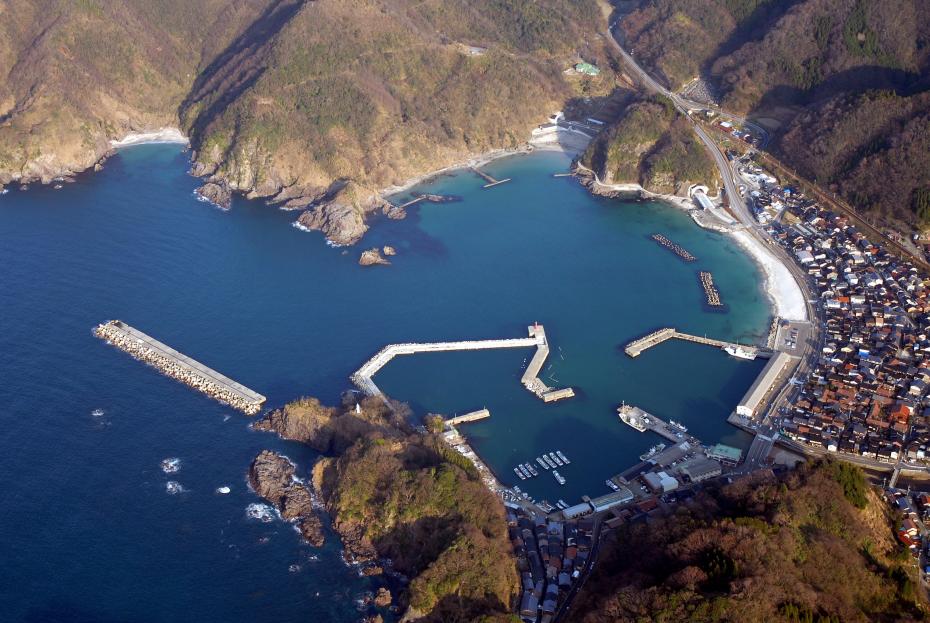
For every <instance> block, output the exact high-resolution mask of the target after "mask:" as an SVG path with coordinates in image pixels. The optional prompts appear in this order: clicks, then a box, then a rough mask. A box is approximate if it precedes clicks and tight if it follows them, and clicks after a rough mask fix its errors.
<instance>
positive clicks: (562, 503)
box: [556, 499, 568, 511]
mask: <svg viewBox="0 0 930 623" xmlns="http://www.w3.org/2000/svg"><path fill="white" fill-rule="evenodd" d="M556 504H557V505H558V507H559V508H561V509H562V510H563V511H564V510H565V509H566V508H568V502H566V501H565V500H562V499H560V500H559V501H558V502H556Z"/></svg>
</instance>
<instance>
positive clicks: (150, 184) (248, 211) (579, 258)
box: [0, 145, 771, 622]
mask: <svg viewBox="0 0 930 623" xmlns="http://www.w3.org/2000/svg"><path fill="white" fill-rule="evenodd" d="M568 165H569V158H568V157H567V156H565V155H564V154H561V153H557V152H541V153H536V154H533V155H529V156H516V157H512V158H506V159H501V160H497V161H495V162H493V163H491V164H490V165H488V166H487V167H486V170H487V171H488V172H490V173H491V174H492V175H494V176H496V177H499V178H502V177H511V178H513V181H511V182H509V183H506V184H502V185H500V186H496V187H494V188H490V189H482V185H483V184H484V182H483V180H481V179H480V178H478V177H477V176H476V175H474V174H473V173H470V172H467V171H463V172H460V173H456V174H454V175H447V176H443V177H440V178H437V179H435V180H433V181H431V182H429V183H427V184H425V185H424V186H423V187H421V188H420V189H418V190H423V189H427V190H429V191H431V192H437V193H442V194H454V195H458V196H460V197H461V198H462V201H460V202H455V203H445V204H420V205H419V206H418V207H416V208H413V209H411V210H410V213H409V216H408V218H407V219H405V220H402V221H390V220H387V219H380V220H375V221H374V222H373V223H372V229H371V231H370V232H369V233H368V234H367V235H366V237H365V239H364V240H363V241H362V242H361V243H360V244H359V245H357V246H356V247H352V248H348V249H345V248H332V247H330V246H327V245H326V244H325V243H324V239H323V237H322V235H320V234H318V233H307V232H303V231H300V230H298V229H296V228H293V227H291V226H290V224H291V222H292V221H294V220H295V218H296V216H297V214H296V213H293V212H285V211H281V210H277V209H273V208H269V207H267V206H265V205H264V204H263V203H261V202H258V201H248V200H244V199H242V198H236V199H235V200H234V203H233V207H232V210H230V211H229V212H224V211H221V210H218V209H216V208H214V207H212V206H210V205H209V204H205V203H202V202H199V201H197V200H196V198H195V197H194V195H193V190H194V188H196V187H197V185H198V182H197V180H196V179H193V178H191V177H190V176H189V175H187V173H186V171H187V169H188V167H189V163H188V154H187V153H185V152H184V151H182V149H181V148H180V147H179V146H177V145H143V146H138V147H133V148H129V149H125V150H122V151H120V152H119V153H118V154H117V155H116V156H115V157H113V158H111V159H110V160H109V161H108V162H107V163H106V166H105V168H104V169H103V171H101V172H99V173H96V174H92V175H84V176H80V178H79V179H78V181H77V182H76V183H74V184H67V185H65V186H64V188H62V189H61V190H54V189H52V188H49V187H43V188H38V187H36V188H31V189H30V190H28V191H25V192H20V191H16V190H14V191H12V192H10V193H9V194H6V195H4V196H2V197H0V309H2V313H0V328H2V330H0V404H2V405H3V407H4V408H3V410H2V412H0V418H2V422H3V427H4V430H5V434H4V435H3V437H2V439H0V467H2V472H3V473H4V474H5V475H6V482H5V484H4V486H3V488H2V489H0V499H2V504H3V509H4V510H3V512H2V513H0V532H2V534H3V535H4V540H3V543H2V545H0V558H2V560H3V561H4V572H5V573H4V576H5V577H6V579H7V581H6V582H3V583H0V603H2V604H4V612H5V615H4V618H5V620H9V621H30V622H31V621H36V622H38V621H49V620H55V621H69V622H78V621H103V622H108V621H141V622H145V621H189V620H198V621H232V622H235V621H254V620H276V621H282V622H283V621H306V620H317V621H347V622H348V621H355V620H357V619H358V618H359V617H360V616H361V615H360V613H359V611H358V610H357V608H356V600H357V599H359V598H360V597H361V596H363V595H364V593H365V592H366V591H370V590H372V589H373V587H374V585H373V584H372V583H371V582H372V581H371V580H369V579H368V578H362V577H359V575H358V573H357V572H356V571H355V570H354V569H353V568H350V567H347V566H346V565H345V564H344V563H343V562H342V560H341V557H340V550H339V544H338V540H337V539H336V537H335V536H334V535H332V534H328V541H327V545H326V546H324V548H322V549H321V550H315V549H314V548H311V547H309V546H307V545H305V544H302V543H301V541H300V539H299V536H298V534H297V533H296V531H294V530H293V528H292V527H291V526H290V525H288V524H286V523H283V522H281V521H280V520H277V519H276V520H274V521H272V522H270V523H263V522H261V521H258V520H256V519H252V518H249V517H248V516H247V514H246V508H247V507H248V506H249V505H250V504H254V503H257V502H260V500H259V499H258V498H257V497H256V496H255V495H254V493H252V492H251V491H249V489H248V487H247V484H246V479H245V476H246V471H247V469H248V465H249V463H250V461H251V459H252V458H254V456H255V455H256V454H257V453H258V452H259V451H260V450H261V449H264V448H271V449H275V450H278V451H281V452H283V453H285V454H286V455H288V456H289V457H291V458H292V459H293V460H294V461H295V462H296V463H297V464H298V466H299V468H300V470H301V473H302V474H306V473H307V471H308V470H309V468H310V466H311V465H312V462H313V461H314V459H315V457H316V454H315V453H314V452H313V451H312V450H309V449H308V448H305V447H302V446H300V445H299V444H294V443H289V442H284V441H280V440H278V439H277V438H275V437H274V436H272V435H268V434H263V433H256V432H253V431H251V430H250V429H249V428H248V424H249V419H248V418H247V417H245V416H243V415H241V414H240V413H238V412H236V411H233V410H232V409H230V408H228V407H225V406H223V405H221V404H219V403H216V402H214V401H212V400H210V399H208V398H206V397H205V396H202V395H201V394H199V393H196V392H194V391H192V390H191V389H189V388H187V387H185V386H183V385H181V384H179V383H177V382H175V381H173V380H171V379H169V378H166V377H164V376H162V375H160V374H158V373H157V372H156V371H155V370H154V369H152V368H150V367H147V366H145V365H143V364H141V363H139V362H137V361H135V360H133V359H131V358H130V357H129V356H128V355H126V354H124V353H122V352H120V351H118V350H116V349H115V348H113V347H110V346H108V345H106V344H105V343H104V342H102V341H100V340H98V339H96V338H95V337H93V335H92V334H91V329H92V328H93V326H94V325H96V324H98V323H100V322H102V321H105V320H108V319H112V318H119V319H122V320H124V321H126V322H128V323H130V324H132V325H133V326H135V327H137V328H139V329H140V330H142V331H145V332H146V333H149V334H150V335H152V336H154V337H156V338H158V339H159V340H161V341H163V342H165V343H167V344H168V345H170V346H172V347H174V348H177V349H178V350H180V351H182V352H184V353H185V354H187V355H189V356H191V357H193V358H195V359H198V360H200V361H202V362H204V363H205V364H207V365H209V366H211V367H213V368H215V369H217V370H219V371H220V372H222V373H223V374H226V375H227V376H230V377H231V378H233V379H235V380H237V381H239V382H241V383H243V384H245V385H247V386H248V387H250V388H252V389H254V390H256V391H258V392H260V393H262V394H265V395H266V396H268V406H269V407H275V406H279V405H281V404H283V403H285V402H287V401H288V400H291V399H293V398H295V397H298V396H304V395H312V396H317V397H319V398H320V399H321V400H323V401H324V402H329V403H334V402H336V401H337V400H338V399H339V396H340V394H341V393H342V392H343V391H345V390H347V389H350V383H349V380H348V377H349V375H350V374H351V373H352V372H353V371H354V370H355V369H356V368H358V366H359V365H361V364H362V363H363V362H364V361H365V360H366V359H367V358H368V357H370V356H371V355H372V354H374V353H375V352H376V351H377V350H379V349H380V348H381V347H382V346H384V345H385V344H388V343H393V342H404V341H449V340H463V339H485V338H497V337H524V336H525V335H526V327H527V325H529V324H532V323H533V322H539V323H541V324H543V325H545V327H546V332H547V334H548V337H549V342H550V345H551V349H552V352H551V354H550V358H549V361H548V362H547V364H546V367H545V368H544V371H543V373H542V375H541V376H542V378H543V380H544V381H545V382H547V383H549V384H550V385H553V386H556V387H562V386H571V387H573V388H575V391H576V394H577V395H576V397H575V398H573V399H570V400H567V401H564V402H560V403H555V404H543V403H542V401H540V400H539V399H537V398H536V397H535V396H533V395H532V394H530V393H529V392H527V391H526V390H525V389H524V388H523V387H522V386H521V385H520V383H519V379H520V376H521V374H522V370H523V366H524V365H525V364H524V361H525V360H527V359H528V358H529V357H531V356H532V351H531V350H529V349H527V350H519V349H518V350H509V351H489V352H478V353H440V354H429V355H414V356H405V357H399V358H396V359H395V360H394V361H392V362H391V363H390V364H389V365H388V366H387V367H386V368H385V369H384V370H382V371H381V372H380V373H379V374H378V375H377V377H376V378H375V380H376V382H377V383H378V384H379V386H380V387H381V388H382V389H383V390H385V391H386V392H387V393H388V394H390V395H391V396H392V397H394V398H397V399H399V400H404V401H407V402H409V403H410V404H411V405H412V406H413V407H414V410H415V412H416V413H417V414H418V415H423V414H425V413H428V412H435V413H442V414H445V415H453V414H455V413H463V412H466V411H471V410H474V409H479V408H482V407H487V408H488V409H489V410H490V412H491V418H490V419H488V420H484V421H482V422H477V423H473V424H466V425H463V426H462V427H461V431H462V432H463V433H464V434H465V435H466V436H467V437H468V438H469V439H470V440H471V441H472V443H473V445H474V447H475V448H476V450H477V451H478V452H479V453H480V454H481V455H482V457H483V458H484V459H485V460H486V461H487V462H488V464H489V465H490V466H491V468H492V469H493V470H494V471H495V472H496V473H497V475H498V476H499V478H500V479H501V480H502V481H504V482H506V483H508V484H519V485H520V486H521V488H523V489H524V490H526V491H528V492H529V493H530V494H531V495H533V496H535V497H538V498H542V497H545V498H548V499H550V500H552V501H555V499H558V498H562V499H565V500H566V501H568V502H573V501H577V500H578V499H580V497H581V496H582V495H591V496H596V495H601V494H603V493H607V492H608V491H609V490H608V489H607V487H606V485H605V484H604V480H605V479H606V478H607V477H608V476H611V475H613V474H616V473H618V472H620V471H622V470H623V469H625V468H626V467H628V466H630V465H632V464H633V463H635V462H636V461H637V457H638V455H639V454H640V453H642V452H644V451H646V450H647V449H648V448H649V447H650V446H652V445H654V444H655V443H658V442H659V441H661V440H660V439H659V438H657V437H655V436H653V435H652V434H651V433H638V432H636V431H635V430H633V429H631V428H629V427H627V426H625V425H623V424H622V423H620V422H619V420H618V418H617V415H616V412H615V409H616V407H617V405H619V404H620V403H621V402H622V401H625V402H627V403H631V404H636V405H638V406H641V407H642V408H644V409H646V410H648V411H651V412H653V413H655V414H656V415H658V416H660V417H664V418H667V419H674V420H677V421H681V422H683V423H684V424H686V425H687V426H688V427H689V429H690V431H691V432H692V433H694V434H696V435H697V436H698V437H700V438H701V439H703V440H704V441H707V442H715V441H723V442H726V443H730V444H734V445H738V446H745V445H746V443H747V438H746V436H745V435H744V434H743V433H740V432H739V431H737V430H736V429H734V428H733V427H731V426H729V425H728V424H727V423H726V421H725V420H726V417H727V415H728V414H729V412H730V411H732V409H733V408H734V406H735V405H736V403H737V401H738V400H739V398H740V397H741V396H742V394H743V393H744V392H745V391H746V389H747V388H748V387H749V385H750V384H751V383H752V381H753V379H754V378H755V376H756V375H757V374H758V372H759V370H760V369H761V366H762V362H758V361H757V362H746V361H740V360H736V359H734V358H731V357H729V356H727V355H726V354H724V353H723V352H721V351H719V350H716V349H713V348H710V347H707V346H700V345H694V344H686V343H666V344H664V345H662V346H660V347H658V348H655V349H653V350H651V351H649V352H647V353H645V354H643V355H642V356H640V357H638V358H636V359H630V358H628V357H627V356H626V355H625V354H624V353H623V351H622V347H623V345H624V344H625V343H626V342H627V341H629V340H630V339H633V338H635V337H638V336H640V335H642V334H644V333H647V332H649V331H651V330H653V329H655V328H658V327H661V326H675V327H677V328H679V329H681V330H683V331H686V332H689V333H694V334H698V335H704V334H706V335H708V336H710V337H717V338H723V339H729V340H734V341H736V340H739V341H744V342H746V341H755V340H758V339H760V338H761V337H763V336H764V335H765V334H766V333H767V331H768V327H769V322H770V317H771V310H770V306H769V303H768V301H767V300H766V298H765V295H764V293H763V292H762V290H761V288H760V285H759V284H760V282H761V278H760V275H759V273H758V270H757V268H756V266H755V265H754V264H753V262H752V260H751V259H750V258H749V257H747V256H746V255H744V254H743V252H742V251H741V250H740V249H739V247H738V246H737V245H736V244H735V243H734V242H732V241H731V240H729V239H728V238H727V237H725V236H722V235H720V234H717V233H713V232H708V231H704V230H701V229H699V228H698V227H697V226H695V225H694V224H693V223H692V222H691V220H690V218H689V217H688V215H687V214H686V213H684V212H683V211H681V210H679V209H676V208H673V207H670V206H667V205H664V204H661V203H656V202H622V201H618V200H608V199H602V198H596V197H592V196H590V195H589V194H588V193H587V192H586V191H585V190H584V189H583V188H582V187H581V186H580V185H579V184H578V183H577V182H576V181H574V180H573V179H571V178H565V177H559V178H555V177H552V174H553V173H555V172H563V171H565V170H567V167H568ZM654 232H661V233H663V234H665V235H666V236H668V237H669V238H671V239H672V240H674V241H675V242H678V243H679V244H681V245H682V246H684V247H685V248H687V249H688V250H689V251H690V252H691V253H693V254H694V255H695V256H697V257H698V261H697V262H694V263H690V264H689V263H685V262H683V261H681V260H680V259H679V258H677V257H676V256H675V255H673V254H672V253H671V252H669V251H668V250H666V249H664V248H662V247H660V246H659V245H657V244H656V243H655V242H654V241H652V240H651V239H650V238H649V235H650V234H652V233H654ZM387 244H389V245H391V246H393V247H395V248H396V249H397V255H396V256H395V257H392V258H391V259H392V262H393V265H392V266H388V267H381V266H376V267H367V268H363V267H360V266H358V264H357V261H358V255H359V253H360V252H361V250H363V249H365V248H368V247H371V246H383V245H387ZM697 270H710V271H712V272H713V274H714V279H715V282H716V283H717V286H718V289H719V290H720V293H721V296H722V298H723V301H724V303H726V305H727V312H726V313H715V312H712V311H709V310H707V309H706V308H705V306H704V305H703V304H702V303H703V296H704V295H703V291H702V290H701V288H700V286H699V283H698V279H697V275H696V271H697ZM97 410H100V411H102V412H103V414H102V415H93V412H95V411H97ZM98 413H99V411H98ZM554 450H561V451H562V452H564V453H565V454H566V455H568V456H569V458H570V459H571V460H572V463H571V465H569V466H566V467H565V468H563V469H561V470H560V471H561V472H562V474H563V475H564V476H565V477H566V478H567V483H566V484H565V485H564V486H559V485H558V484H557V483H556V482H555V480H554V479H553V478H552V477H551V475H549V474H547V473H542V474H541V475H540V477H539V478H535V479H532V480H529V481H525V482H521V481H519V480H517V478H516V477H515V476H514V475H513V472H512V468H513V466H514V465H516V463H517V462H529V461H533V459H534V457H536V456H538V455H539V454H540V453H541V452H543V451H554ZM168 457H177V458H180V460H181V463H180V469H179V471H178V472H177V473H174V474H170V475H168V474H165V473H163V472H162V470H161V469H160V462H161V461H162V460H163V459H165V458H168ZM168 481H176V482H178V483H179V484H180V485H181V486H182V487H183V491H182V492H180V493H176V494H169V493H168V492H167V490H166V485H167V482H168ZM220 486H229V487H230V488H231V493H229V494H228V495H220V494H218V493H216V489H217V488H218V487H220Z"/></svg>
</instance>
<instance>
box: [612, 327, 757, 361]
mask: <svg viewBox="0 0 930 623" xmlns="http://www.w3.org/2000/svg"><path fill="white" fill-rule="evenodd" d="M672 339H675V340H684V341H686V342H694V343H696V344H706V345H707V346H716V347H717V348H721V349H727V348H730V349H736V348H740V349H742V350H744V351H748V352H754V353H755V356H756V357H763V358H766V357H771V356H772V351H771V350H769V349H768V348H758V347H749V346H743V345H741V344H736V343H734V342H727V341H725V340H715V339H713V338H709V337H707V336H703V337H702V336H700V335H691V334H689V333H682V332H681V331H678V330H676V329H674V328H673V327H664V328H662V329H659V330H658V331H653V332H652V333H650V334H649V335H645V336H643V337H641V338H639V339H636V340H633V341H632V342H630V343H629V344H627V345H626V346H625V347H624V349H623V351H624V352H625V353H626V354H627V355H629V356H630V357H638V356H640V355H641V354H642V353H643V352H644V351H647V350H649V349H650V348H652V347H653V346H658V345H659V344H661V343H662V342H665V341H667V340H672Z"/></svg>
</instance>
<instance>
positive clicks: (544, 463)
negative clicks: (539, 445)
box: [536, 456, 549, 469]
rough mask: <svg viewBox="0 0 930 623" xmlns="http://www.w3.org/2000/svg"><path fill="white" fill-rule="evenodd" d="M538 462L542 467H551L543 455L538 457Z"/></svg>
mask: <svg viewBox="0 0 930 623" xmlns="http://www.w3.org/2000/svg"><path fill="white" fill-rule="evenodd" d="M536 462H537V463H539V466H540V467H542V468H543V469H549V466H548V465H547V464H546V462H545V461H543V460H542V457H541V456H537V457H536Z"/></svg>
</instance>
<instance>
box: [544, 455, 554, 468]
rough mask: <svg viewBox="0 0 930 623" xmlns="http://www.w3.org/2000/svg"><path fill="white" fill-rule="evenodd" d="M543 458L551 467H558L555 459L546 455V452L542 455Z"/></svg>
mask: <svg viewBox="0 0 930 623" xmlns="http://www.w3.org/2000/svg"><path fill="white" fill-rule="evenodd" d="M542 458H543V460H544V461H545V462H546V464H547V465H548V466H549V467H550V468H552V469H555V468H556V467H557V465H556V464H555V461H553V460H552V459H550V458H549V457H548V456H546V455H545V454H544V455H542Z"/></svg>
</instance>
